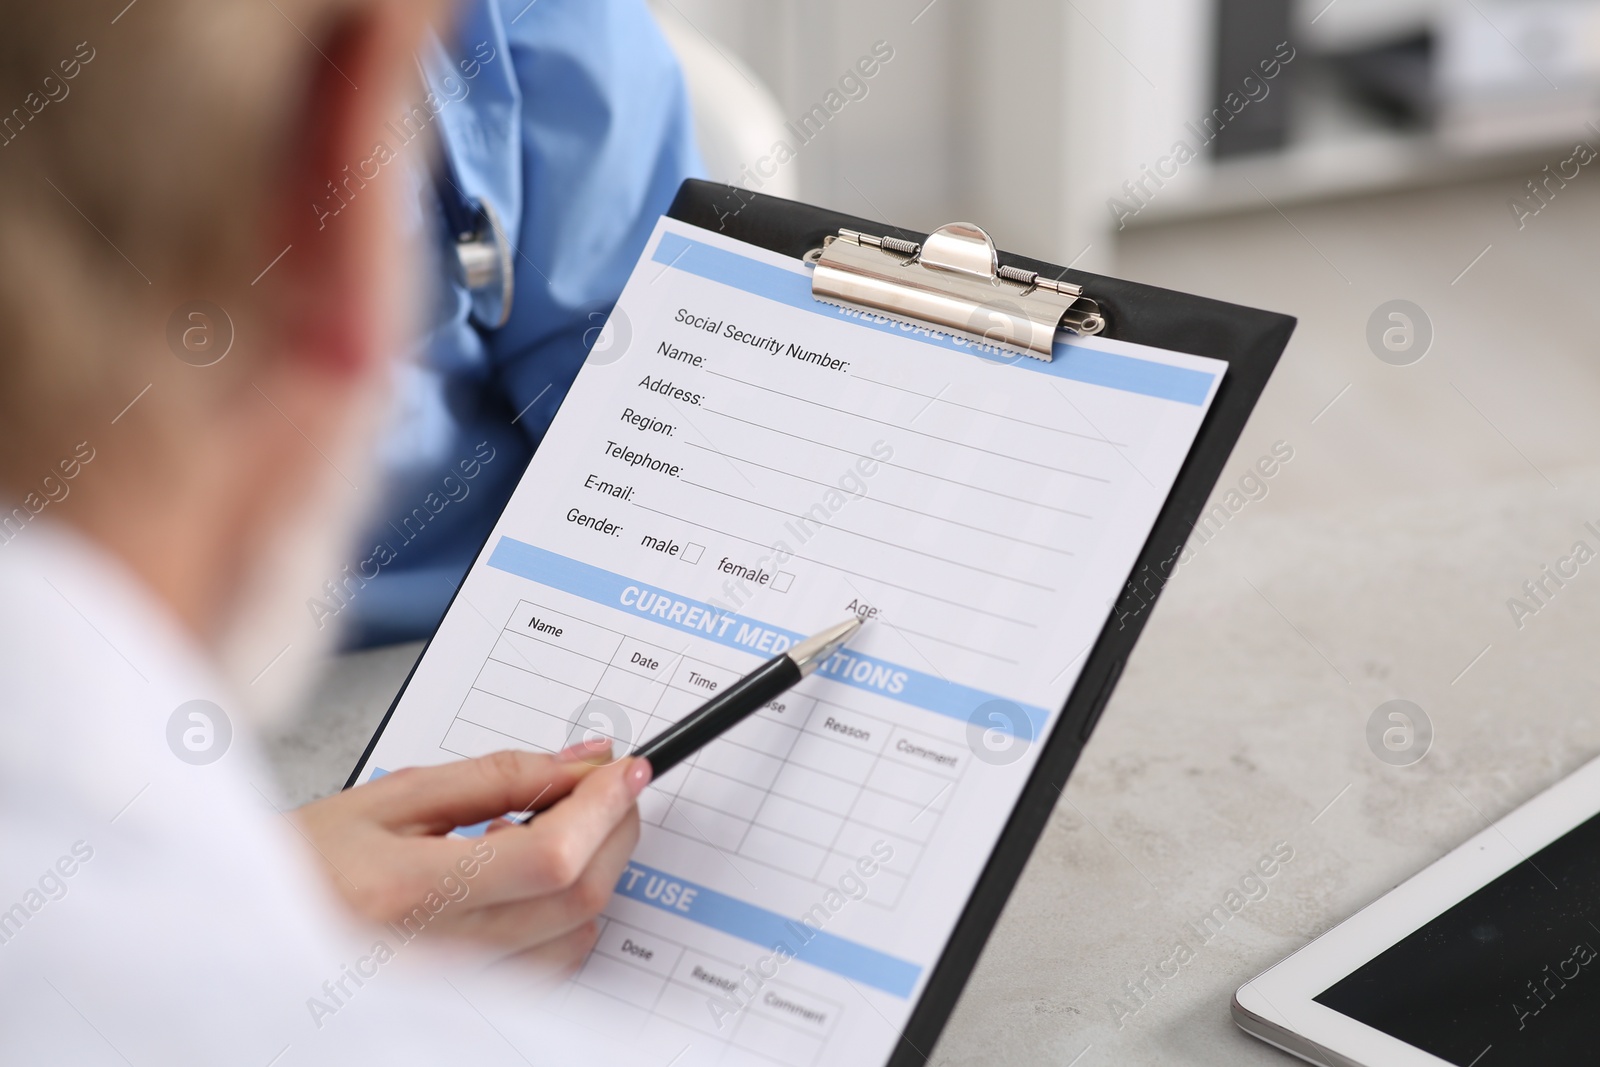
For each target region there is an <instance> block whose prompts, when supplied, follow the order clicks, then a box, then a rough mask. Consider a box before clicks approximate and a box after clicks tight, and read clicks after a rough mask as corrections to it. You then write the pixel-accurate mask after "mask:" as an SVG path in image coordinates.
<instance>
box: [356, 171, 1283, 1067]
mask: <svg viewBox="0 0 1600 1067" xmlns="http://www.w3.org/2000/svg"><path fill="white" fill-rule="evenodd" d="M667 217H669V218H673V219H676V220H678V221H680V222H685V223H688V224H690V225H692V226H698V227H700V228H701V229H704V230H710V231H713V232H717V233H722V234H724V235H726V236H728V237H732V238H734V239H736V240H740V241H745V242H747V243H749V244H753V245H757V246H759V247H761V248H765V249H767V250H769V251H772V252H777V253H779V254H781V255H786V256H793V257H794V258H796V259H803V258H805V256H806V254H807V253H808V252H811V251H812V250H813V249H816V248H819V247H820V246H821V245H822V244H823V241H824V238H827V237H830V236H833V235H836V234H838V233H839V231H840V230H841V229H848V230H858V231H864V232H868V233H878V234H884V235H887V236H891V237H897V238H900V239H901V240H904V241H908V242H916V243H921V242H922V241H923V240H924V239H925V238H926V237H927V236H928V235H927V234H924V233H920V232H917V231H914V230H905V229H901V228H899V227H894V226H888V225H887V224H885V223H880V222H873V221H871V220H869V219H863V218H859V217H857V216H854V215H846V214H843V213H841V212H837V211H829V210H826V209H824V208H819V207H813V206H811V205H809V204H801V203H797V202H795V201H792V200H782V199H779V198H777V197H773V196H767V195H765V194H762V193H755V192H751V191H750V190H747V189H741V188H739V187H737V186H729V185H722V184H718V183H715V182H707V181H700V180H698V179H689V180H688V181H685V182H684V183H683V185H682V186H680V187H679V189H678V194H677V196H676V198H674V200H673V202H672V207H671V208H670V209H669V210H668V212H667ZM999 260H1000V263H1001V265H1002V266H1010V267H1017V268H1021V269H1022V270H1025V271H1031V272H1037V273H1038V274H1039V275H1040V276H1042V277H1045V278H1051V279H1062V280H1065V281H1070V282H1074V283H1077V284H1079V285H1081V286H1082V287H1083V289H1084V290H1085V292H1088V293H1092V294H1093V297H1094V299H1095V301H1096V302H1097V303H1098V305H1099V311H1100V313H1101V314H1102V315H1103V317H1104V319H1105V322H1106V325H1105V327H1104V329H1103V330H1102V333H1103V334H1104V335H1105V336H1107V337H1111V338H1115V339H1117V340H1122V341H1130V342H1133V343H1135V344H1142V345H1150V346H1152V347H1155V348H1165V349H1170V350H1172V351H1174V352H1187V353H1189V354H1191V355H1197V356H1209V357H1211V358H1213V359H1220V360H1223V361H1225V362H1226V363H1227V364H1228V372H1227V374H1225V375H1224V376H1223V379H1222V382H1221V384H1220V385H1219V386H1218V389H1217V394H1216V396H1215V397H1214V398H1213V400H1212V403H1211V410H1210V411H1209V412H1207V414H1206V418H1205V421H1204V422H1203V423H1202V424H1201V426H1200V432H1199V433H1198V434H1197V435H1196V437H1195V442H1194V445H1193V447H1192V448H1191V449H1190V451H1189V455H1188V458H1187V459H1186V460H1185V461H1184V463H1183V466H1182V467H1181V468H1180V469H1179V472H1178V478H1177V481H1176V482H1175V483H1174V485H1173V489H1172V492H1171V493H1170V494H1169V495H1168V497H1167V502H1166V504H1165V505H1164V506H1163V507H1162V509H1161V512H1160V514H1159V515H1158V516H1157V518H1156V522H1155V525H1154V526H1153V527H1152V528H1151V532H1150V537H1149V539H1148V540H1147V541H1146V542H1145V545H1144V548H1143V550H1142V551H1141V552H1140V553H1139V558H1138V560H1137V561H1136V562H1135V564H1134V568H1133V571H1132V572H1131V573H1130V574H1129V577H1128V580H1127V581H1126V582H1125V583H1124V585H1123V591H1122V594H1121V596H1120V597H1119V598H1118V600H1117V602H1116V604H1115V605H1113V608H1112V612H1111V617H1110V619H1109V620H1108V621H1107V623H1106V626H1105V628H1104V629H1103V630H1101V632H1100V636H1099V638H1098V639H1097V640H1096V641H1095V644H1094V647H1093V648H1092V649H1090V651H1089V656H1088V659H1087V660H1086V661H1085V663H1084V668H1083V672H1082V673H1081V674H1080V675H1079V677H1078V683H1077V685H1076V686H1074V687H1073V690H1072V692H1071V693H1070V694H1069V695H1068V697H1067V702H1066V705H1065V707H1064V708H1063V709H1062V713H1061V715H1060V717H1059V718H1058V719H1057V720H1056V725H1055V728H1054V729H1053V731H1052V732H1051V735H1050V737H1049V738H1048V739H1047V740H1046V742H1045V746H1044V750H1043V751H1042V752H1041V753H1040V756H1039V760H1038V762H1037V763H1036V764H1035V765H1034V769H1033V772H1032V773H1031V774H1030V775H1029V778H1028V781H1027V784H1026V785H1025V786H1024V787H1023V789H1022V793H1021V794H1020V796H1019V797H1018V799H1017V804H1016V807H1015V808H1013V809H1012V812H1011V817H1010V819H1008V820H1007V822H1006V825H1005V828H1004V829H1003V830H1002V831H1001V833H1000V836H999V837H998V838H997V839H996V842H995V846H994V850H993V851H992V852H991V853H990V855H989V860H988V862H987V863H986V864H985V865H984V868H983V872H982V873H981V874H980V875H979V877H978V881H977V884H976V885H975V886H974V888H973V891H972V896H971V897H970V898H969V899H968V901H967V906H966V908H965V909H964V910H963V911H962V913H961V917H960V918H959V919H958V920H957V921H956V924H955V926H954V928H953V929H952V931H951V934H950V938H949V940H948V941H947V942H946V944H945V948H944V952H943V953H941V954H940V956H939V959H938V961H937V962H936V963H935V964H934V965H933V968H932V971H931V973H930V975H929V977H928V983H927V986H926V987H925V988H924V990H923V993H922V996H921V997H920V998H919V999H918V1001H917V1003H916V1005H915V1007H914V1008H913V1009H912V1012H911V1016H910V1019H909V1021H908V1022H907V1023H906V1027H905V1029H904V1030H903V1031H901V1033H900V1038H899V1040H898V1041H897V1042H896V1044H895V1049H894V1052H892V1053H891V1054H890V1056H889V1059H888V1061H887V1062H888V1067H918V1065H922V1064H926V1063H927V1062H928V1056H927V1053H926V1052H925V1051H924V1050H929V1051H931V1050H932V1048H933V1045H934V1043H935V1042H937V1041H938V1039H939V1034H940V1033H941V1032H942V1031H943V1030H944V1024H945V1021H946V1020H947V1019H948V1018H949V1017H950V1012H951V1009H953V1008H954V1007H955V1003H956V1000H957V998H959V997H960V995H961V990H962V989H963V988H964V987H965V986H966V983H967V977H968V975H970V974H971V973H972V968H973V966H974V965H975V964H976V963H977V961H978V955H979V953H981V952H982V951H983V946H984V944H985V942H987V941H988V939H989V933H990V931H991V930H993V929H994V924H995V922H996V921H997V920H998V919H999V917H1000V911H1001V909H1002V908H1004V907H1005V904H1006V901H1007V900H1008V899H1010V896H1011V890H1012V888H1013V887H1014V886H1015V885H1016V883H1017V879H1018V878H1019V877H1020V876H1021V874H1022V868H1023V866H1024V865H1025V864H1026V863H1027V861H1028V857H1029V856H1030V855H1031V854H1032V853H1033V847H1034V845H1035V844H1036V843H1037V842H1038V840H1039V835H1040V834H1041V833H1043V832H1044V827H1045V823H1046V822H1047V821H1048V819H1049V818H1050V812H1051V811H1052V810H1053V809H1054V808H1055V801H1056V798H1057V797H1058V796H1060V793H1061V790H1062V789H1063V788H1065V786H1066V783H1067V776H1068V775H1069V774H1071V773H1072V768H1073V766H1074V765H1075V764H1076V763H1077V762H1078V755H1079V753H1080V752H1082V751H1083V746H1084V743H1085V742H1086V741H1087V740H1088V738H1089V734H1090V732H1091V731H1092V730H1093V729H1094V726H1095V723H1096V721H1097V720H1098V719H1099V717H1100V712H1101V711H1103V710H1104V709H1105V706H1106V702H1107V701H1109V700H1110V699H1111V693H1112V690H1113V689H1114V688H1115V687H1116V683H1117V678H1118V677H1119V676H1120V675H1121V674H1122V667H1123V664H1124V663H1126V662H1127V658H1128V655H1129V654H1130V653H1131V652H1132V651H1133V646H1134V642H1136V641H1137V640H1138V637H1139V633H1140V631H1141V630H1143V628H1144V623H1145V620H1146V618H1148V617H1149V614H1150V608H1151V607H1152V606H1153V605H1154V602H1155V599H1156V596H1157V594H1159V593H1160V591H1161V588H1162V586H1163V585H1165V583H1166V578H1167V576H1168V574H1169V573H1170V571H1171V568H1172V566H1173V564H1174V563H1175V561H1176V560H1177V558H1178V554H1179V553H1180V552H1181V551H1182V550H1183V546H1184V544H1185V542H1186V541H1187V540H1188V537H1189V532H1190V530H1192V529H1193V527H1194V525H1195V523H1196V522H1197V521H1198V519H1199V516H1200V512H1201V509H1202V508H1203V507H1204V506H1205V502H1206V500H1207V499H1208V498H1209V497H1210V495H1211V490H1212V489H1213V488H1214V487H1215V485H1216V483H1217V478H1218V476H1219V475H1220V474H1221V473H1222V468H1223V465H1224V464H1226V463H1227V461H1228V456H1229V455H1230V454H1231V453H1232V451H1233V446H1234V443H1235V442H1236V441H1237V440H1238V439H1239V434H1240V433H1241V432H1243V430H1244V426H1245V423H1246V422H1247V421H1248V420H1249V418H1250V412H1251V411H1252V410H1253V409H1254V408H1255V404H1256V400H1257V399H1258V398H1259V397H1260V396H1261V391H1262V390H1263V389H1265V388H1266V385H1267V379H1268V378H1270V377H1271V376H1272V370H1273V368H1274V367H1275V366H1277V363H1278V358H1279V357H1280V356H1281V355H1282V354H1283V350H1284V348H1285V347H1286V346H1287V345H1288V343H1289V336H1290V334H1292V333H1293V332H1294V327H1295V319H1294V318H1293V317H1292V316H1289V315H1281V314H1278V313H1276V312H1271V311H1261V310H1259V309H1256V308H1248V307H1243V306H1241V305H1238V304H1229V303H1225V302H1224V301H1221V300H1210V299H1207V298H1205V297H1200V296H1192V295H1190V294H1187V293H1179V292H1174V291H1172V290H1170V289H1161V288H1157V287H1156V286H1152V285H1141V284H1139V283H1137V282H1129V281H1122V280H1120V279H1117V278H1108V277H1105V276H1103V275H1098V274H1088V273H1085V272H1083V271H1073V270H1066V269H1063V268H1062V267H1059V266H1055V265H1052V264H1049V263H1045V262H1043V261H1042V260H1036V259H1029V258H1027V257H1025V256H1016V255H1011V254H1010V253H1006V252H1001V253H999ZM465 581H466V575H465V574H463V575H462V581H461V583H458V584H457V586H456V593H455V595H459V594H460V592H461V585H462V584H464V583H465ZM451 602H452V604H453V603H454V595H453V596H452V598H451ZM445 614H446V615H448V614H449V610H448V608H447V609H446V612H445ZM428 644H429V645H431V644H432V641H431V639H430V641H429V642H428ZM427 654H428V648H427V646H424V648H423V650H422V653H421V655H419V656H418V657H417V663H421V662H422V659H423V658H424V657H425V656H426V655H427ZM415 673H416V666H415V665H413V667H412V669H411V671H410V672H409V673H408V674H407V675H406V680H405V683H404V684H402V685H401V686H400V689H399V691H398V692H397V693H396V694H395V698H394V701H393V702H392V703H391V704H390V705H389V710H388V711H387V712H385V713H384V716H383V721H382V722H380V723H379V724H378V728H377V730H376V731H374V733H373V735H372V740H371V741H370V742H368V744H367V747H366V750H365V751H364V752H363V753H362V754H361V759H360V760H358V761H357V762H356V766H355V768H354V770H352V771H351V774H350V778H349V780H348V781H346V782H345V788H346V789H348V788H350V787H351V786H353V785H355V784H356V779H357V778H358V777H359V776H360V774H361V770H362V768H364V767H365V766H366V765H367V761H368V760H369V759H370V758H371V757H372V753H373V750H374V749H375V748H376V747H377V744H378V739H379V738H380V737H382V736H383V731H384V730H385V728H387V727H388V725H389V719H390V717H391V716H392V715H393V714H394V711H395V708H396V707H398V706H399V703H400V698H401V696H403V695H404V693H405V691H406V688H407V687H408V686H409V685H410V684H411V676H412V675H413V674H415Z"/></svg>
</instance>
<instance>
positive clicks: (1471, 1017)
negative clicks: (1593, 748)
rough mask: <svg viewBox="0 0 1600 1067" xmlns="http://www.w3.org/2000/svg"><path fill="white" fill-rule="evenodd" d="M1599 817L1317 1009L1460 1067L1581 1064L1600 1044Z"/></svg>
mask: <svg viewBox="0 0 1600 1067" xmlns="http://www.w3.org/2000/svg"><path fill="white" fill-rule="evenodd" d="M1597 905H1600V816H1595V817H1594V818H1591V819H1589V820H1588V821H1587V822H1584V823H1582V824H1580V825H1579V826H1577V827H1575V828H1574V829H1572V830H1571V831H1569V832H1568V833H1567V834H1566V835H1565V836H1563V837H1561V838H1559V839H1557V840H1556V841H1554V842H1552V843H1551V844H1549V845H1547V846H1545V847H1544V848H1543V849H1540V850H1539V851H1538V852H1536V853H1534V855H1533V856H1531V857H1529V858H1528V859H1526V860H1524V861H1523V862H1522V863H1519V864H1517V866H1515V867H1513V868H1512V869H1511V870H1509V871H1507V872H1506V873H1505V874H1503V875H1501V876H1500V877H1499V878H1496V879H1495V880H1494V881H1492V882H1490V883H1489V884H1488V885H1486V886H1484V887H1483V888H1482V889H1480V890H1478V891H1477V892H1476V893H1473V894H1472V895H1471V896H1469V897H1467V898H1466V899H1465V900H1463V901H1461V902H1460V903H1459V904H1456V905H1455V906H1454V907H1452V908H1450V909H1449V910H1448V911H1446V912H1444V913H1443V914H1441V915H1439V916H1438V917H1437V918H1435V919H1433V920H1432V921H1430V922H1429V923H1427V924H1426V925H1424V926H1422V927H1421V928H1419V929H1417V930H1415V931H1413V932H1412V933H1411V934H1410V935H1408V936H1407V937H1406V938H1405V939H1404V940H1402V941H1400V942H1399V943H1398V944H1396V945H1394V946H1393V947H1391V948H1389V949H1387V950H1385V951H1384V952H1383V953H1381V954H1380V955H1378V956H1376V957H1375V958H1373V959H1372V960H1370V961H1369V962H1367V963H1366V964H1364V965H1363V966H1362V967H1360V968H1359V969H1357V970H1356V971H1354V972H1352V973H1351V974H1350V975H1348V976H1346V977H1345V978H1343V979H1341V980H1340V981H1339V982H1337V983H1336V984H1334V985H1333V986H1332V987H1330V988H1329V989H1326V990H1324V991H1323V992H1322V993H1321V994H1319V995H1318V996H1317V997H1316V998H1315V1000H1316V1001H1317V1003H1319V1004H1322V1005H1324V1006H1325V1007H1328V1008H1332V1009H1333V1010H1334V1011H1337V1012H1341V1013H1343V1014H1345V1015H1348V1016H1350V1017H1351V1018H1353V1019H1356V1020H1359V1021H1360V1022H1363V1023H1365V1024H1366V1025H1368V1026H1371V1027H1373V1028H1374V1029H1377V1030H1381V1031H1383V1032H1384V1033H1386V1034H1389V1035H1390V1036H1392V1037H1396V1038H1399V1039H1400V1040H1401V1041H1405V1042H1407V1043H1408V1044H1411V1045H1414V1046H1416V1047H1417V1048H1420V1049H1423V1050H1424V1051H1427V1052H1430V1053H1432V1054H1433V1055H1435V1056H1438V1057H1439V1058H1440V1059H1443V1060H1447V1061H1449V1062H1450V1063H1454V1064H1460V1065H1461V1067H1469V1065H1470V1067H1497V1065H1500V1064H1527V1063H1576V1062H1583V1061H1587V1060H1589V1059H1591V1058H1592V1057H1593V1056H1594V1055H1595V1048H1596V1044H1597V1040H1600V1011H1597V1009H1600V907H1597Z"/></svg>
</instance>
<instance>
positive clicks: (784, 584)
mask: <svg viewBox="0 0 1600 1067" xmlns="http://www.w3.org/2000/svg"><path fill="white" fill-rule="evenodd" d="M793 584H794V575H792V574H790V573H789V572H788V571H779V572H778V573H777V574H774V575H773V576H772V589H773V591H774V592H777V593H787V592H788V591H789V587H790V586H791V585H793Z"/></svg>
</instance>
